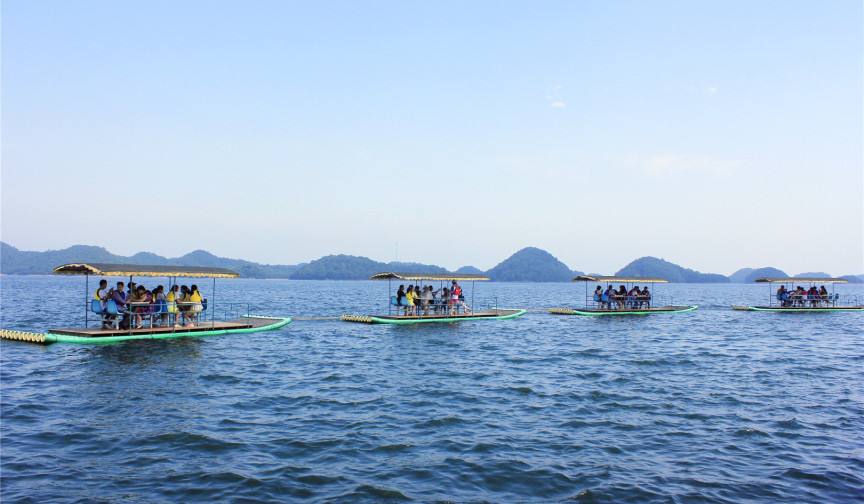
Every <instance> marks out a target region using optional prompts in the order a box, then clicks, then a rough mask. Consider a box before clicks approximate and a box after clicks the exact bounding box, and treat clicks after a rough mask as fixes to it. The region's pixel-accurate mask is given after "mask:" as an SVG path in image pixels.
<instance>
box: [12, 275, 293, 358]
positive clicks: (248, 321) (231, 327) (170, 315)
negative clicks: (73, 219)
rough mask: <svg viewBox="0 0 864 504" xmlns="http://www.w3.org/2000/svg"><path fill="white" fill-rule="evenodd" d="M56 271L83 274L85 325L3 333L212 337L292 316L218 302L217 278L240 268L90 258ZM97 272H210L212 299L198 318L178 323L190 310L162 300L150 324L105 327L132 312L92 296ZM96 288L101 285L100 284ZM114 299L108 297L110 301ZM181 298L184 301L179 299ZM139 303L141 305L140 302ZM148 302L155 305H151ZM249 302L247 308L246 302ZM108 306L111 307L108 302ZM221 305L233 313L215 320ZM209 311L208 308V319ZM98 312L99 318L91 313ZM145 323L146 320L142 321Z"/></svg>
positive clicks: (97, 338)
mask: <svg viewBox="0 0 864 504" xmlns="http://www.w3.org/2000/svg"><path fill="white" fill-rule="evenodd" d="M54 273H55V274H59V275H85V276H86V277H87V281H86V288H85V289H86V293H87V298H88V299H86V300H85V303H84V325H83V327H65V328H56V329H48V330H47V331H46V332H44V333H39V332H30V331H15V330H7V329H0V338H2V339H11V340H17V341H25V342H30V343H40V344H50V343H79V344H80V343H83V344H100V343H102V344H104V343H117V342H122V341H130V340H144V339H172V338H188V337H208V336H219V335H223V334H242V333H253V332H259V331H270V330H273V329H278V328H280V327H283V326H285V325H287V324H289V323H290V322H291V318H289V317H267V316H258V315H250V314H249V305H248V304H247V303H224V304H223V305H222V306H219V305H217V304H216V303H215V296H216V278H236V277H238V276H240V274H239V273H237V272H235V271H231V270H228V269H225V268H207V267H197V266H162V265H159V266H146V265H131V264H105V263H86V264H80V263H79V264H65V265H63V266H58V267H57V268H55V269H54ZM91 275H98V276H102V277H112V276H113V277H118V276H120V277H126V276H128V277H129V281H130V283H131V282H132V278H134V277H135V276H148V277H160V276H164V277H168V285H169V286H170V285H172V284H176V283H177V278H178V277H180V278H187V277H189V278H212V279H213V291H212V297H213V298H214V300H211V301H212V302H209V303H208V302H207V300H206V299H204V300H202V301H203V304H202V307H201V308H202V310H201V311H200V312H195V313H194V316H195V320H196V322H197V324H196V323H194V322H193V323H192V324H191V325H187V326H182V325H177V322H179V319H180V317H181V316H182V315H183V314H184V313H186V314H187V316H189V315H188V314H189V313H190V312H183V311H182V310H181V311H178V310H176V309H175V310H173V311H168V310H167V307H168V305H167V304H166V303H165V302H164V301H163V302H162V305H160V308H161V309H162V310H164V311H159V312H147V313H146V314H143V316H142V318H149V321H150V325H149V327H146V326H145V327H132V326H131V325H130V327H129V328H128V329H127V328H120V327H119V326H118V325H111V326H108V327H106V326H105V320H106V318H110V317H113V319H114V320H118V319H119V318H120V317H124V316H126V317H129V316H130V315H129V314H126V313H120V312H118V311H116V305H115V306H114V307H113V308H114V311H113V312H112V310H111V309H107V310H105V309H100V302H99V301H100V300H99V299H98V297H96V298H94V297H93V295H94V293H93V292H91V291H90V276H91ZM97 293H98V290H97ZM112 303H114V302H113V301H108V302H107V303H106V304H108V305H110V304H112ZM178 304H182V303H178ZM136 306H137V305H136ZM148 306H154V307H155V306H156V304H155V303H154V304H153V305H148ZM244 306H245V313H241V312H242V311H243V309H242V308H243V307H244ZM108 308H111V307H110V306H108ZM219 308H222V309H224V312H225V313H226V314H228V313H231V314H233V315H234V316H231V317H230V318H229V317H226V318H225V320H216V318H215V316H214V313H216V312H217V310H218V309H219ZM207 312H209V319H208V315H207ZM94 315H95V318H94V317H93V316H94ZM156 317H159V318H160V320H161V319H162V318H163V317H164V318H165V319H167V322H168V324H167V326H166V327H159V326H157V325H155V319H156ZM91 321H93V322H96V323H98V324H99V326H96V327H91V326H90V323H91ZM142 325H143V324H142Z"/></svg>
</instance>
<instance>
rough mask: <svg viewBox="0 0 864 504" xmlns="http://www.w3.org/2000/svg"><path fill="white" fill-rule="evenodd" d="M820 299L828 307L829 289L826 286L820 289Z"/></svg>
mask: <svg viewBox="0 0 864 504" xmlns="http://www.w3.org/2000/svg"><path fill="white" fill-rule="evenodd" d="M819 299H821V300H822V302H823V303H825V306H828V299H829V296H828V289H826V288H825V286H824V285H823V286H822V287H820V288H819Z"/></svg>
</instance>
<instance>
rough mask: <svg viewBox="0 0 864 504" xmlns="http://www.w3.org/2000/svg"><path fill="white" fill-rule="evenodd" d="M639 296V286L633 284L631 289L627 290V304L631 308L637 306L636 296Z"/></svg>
mask: <svg viewBox="0 0 864 504" xmlns="http://www.w3.org/2000/svg"><path fill="white" fill-rule="evenodd" d="M638 297H639V286H638V285H634V286H633V288H632V289H630V290H629V291H627V305H629V306H630V307H631V308H639V301H638V300H637V298H638Z"/></svg>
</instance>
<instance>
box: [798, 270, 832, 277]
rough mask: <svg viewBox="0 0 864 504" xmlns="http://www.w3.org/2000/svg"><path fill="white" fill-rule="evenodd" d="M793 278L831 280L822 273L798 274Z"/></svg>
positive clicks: (827, 275)
mask: <svg viewBox="0 0 864 504" xmlns="http://www.w3.org/2000/svg"><path fill="white" fill-rule="evenodd" d="M795 278H831V275H829V274H828V273H825V272H824V271H808V272H807V273H798V274H797V275H795Z"/></svg>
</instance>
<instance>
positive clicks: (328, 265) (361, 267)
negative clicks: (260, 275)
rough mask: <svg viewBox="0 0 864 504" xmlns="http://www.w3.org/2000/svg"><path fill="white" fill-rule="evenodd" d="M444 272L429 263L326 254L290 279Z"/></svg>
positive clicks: (299, 269)
mask: <svg viewBox="0 0 864 504" xmlns="http://www.w3.org/2000/svg"><path fill="white" fill-rule="evenodd" d="M384 271H393V272H399V273H446V272H447V270H446V269H444V268H442V267H440V266H434V265H430V264H422V263H415V262H395V261H394V262H389V263H382V262H378V261H373V260H372V259H369V258H368V257H362V256H352V255H345V254H340V255H328V256H325V257H322V258H320V259H316V260H314V261H312V262H310V263H309V264H305V265H303V266H301V267H299V268H297V271H295V272H294V273H293V274H292V275H291V279H292V280H368V279H369V277H371V276H372V275H374V274H376V273H381V272H384Z"/></svg>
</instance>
